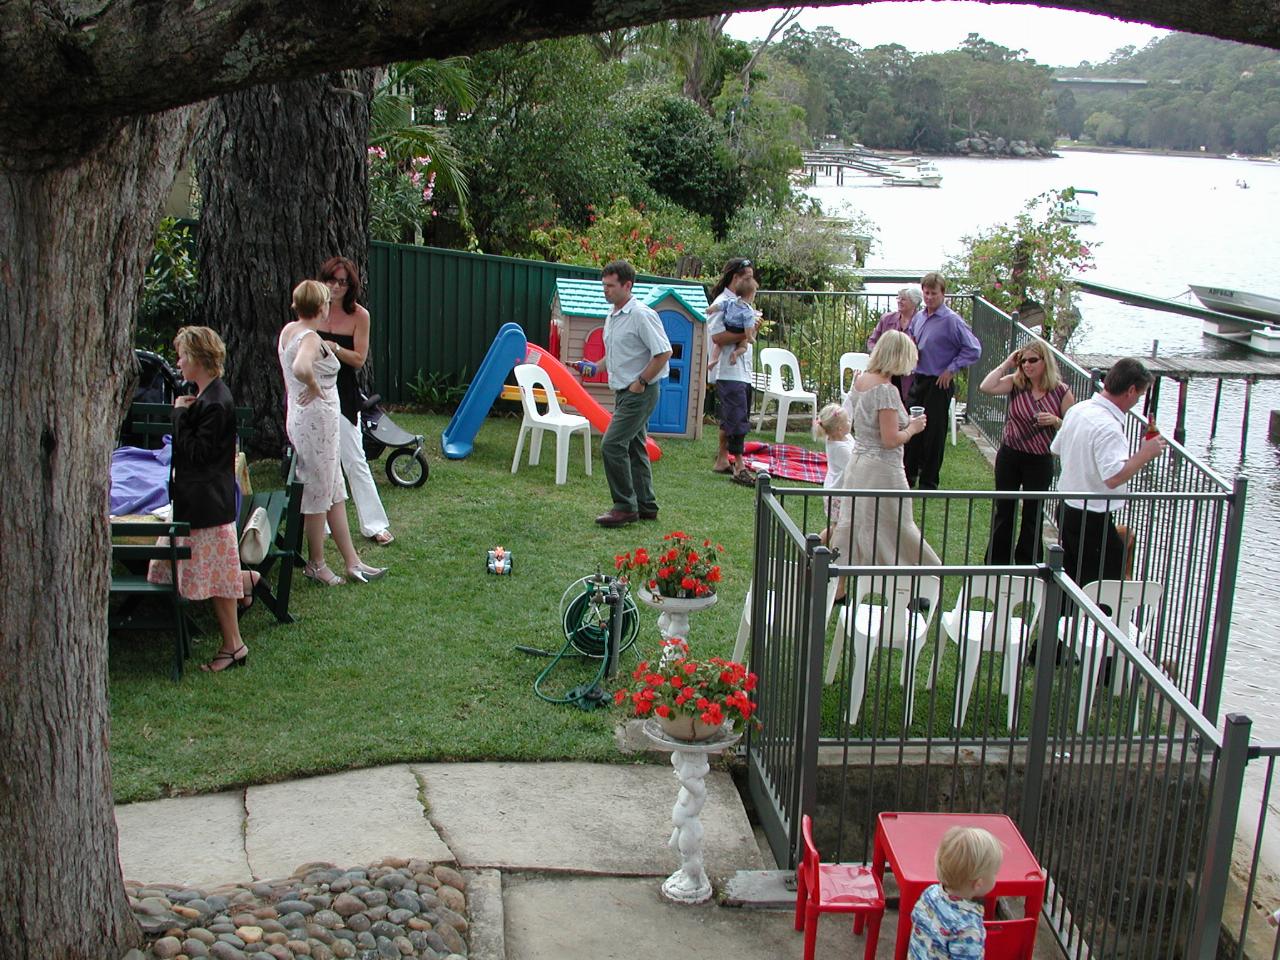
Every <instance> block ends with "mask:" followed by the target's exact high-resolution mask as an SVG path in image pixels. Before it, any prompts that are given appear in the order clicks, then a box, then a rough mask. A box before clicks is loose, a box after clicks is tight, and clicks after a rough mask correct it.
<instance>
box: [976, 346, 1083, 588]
mask: <svg viewBox="0 0 1280 960" xmlns="http://www.w3.org/2000/svg"><path fill="white" fill-rule="evenodd" d="M978 389H979V390H981V391H982V392H983V393H985V394H989V395H990V396H993V397H1002V396H1008V398H1009V409H1008V413H1007V414H1006V415H1005V422H1004V437H1003V440H1002V442H1001V444H1000V450H999V451H998V452H997V453H996V489H997V490H1048V489H1049V484H1050V483H1052V482H1053V454H1051V453H1050V452H1049V443H1050V441H1051V440H1053V435H1054V434H1055V433H1056V432H1057V430H1058V428H1059V427H1061V426H1062V417H1063V416H1064V415H1065V414H1066V412H1067V410H1069V409H1070V408H1071V405H1072V404H1073V403H1075V402H1076V398H1075V396H1074V395H1073V394H1072V392H1071V389H1070V388H1069V387H1068V386H1067V385H1066V384H1065V383H1063V382H1062V380H1061V377H1060V375H1059V373H1058V364H1057V361H1055V360H1054V359H1053V352H1052V351H1051V350H1050V349H1049V345H1048V344H1046V343H1045V342H1044V341H1043V340H1032V341H1031V342H1029V343H1028V344H1027V345H1026V346H1024V347H1023V348H1022V349H1020V350H1015V351H1013V353H1011V354H1009V356H1008V358H1007V359H1006V360H1005V361H1004V362H1003V363H1002V364H1000V365H999V366H998V367H996V368H995V369H994V370H992V371H991V372H990V373H988V374H987V376H986V379H984V380H983V381H982V383H981V384H980V385H979V386H978ZM1017 503H1018V502H1017V501H1016V500H997V501H996V502H995V509H994V510H993V511H992V514H993V515H992V518H991V543H990V544H989V545H988V547H987V563H1010V562H1014V563H1035V562H1036V561H1037V560H1039V559H1040V531H1041V526H1042V523H1043V521H1042V517H1041V508H1042V506H1043V501H1040V500H1024V501H1023V502H1022V523H1021V527H1020V529H1019V530H1018V539H1017V543H1016V545H1015V543H1014V529H1015V527H1017V526H1018V524H1017V523H1016V518H1015V513H1016V511H1017Z"/></svg>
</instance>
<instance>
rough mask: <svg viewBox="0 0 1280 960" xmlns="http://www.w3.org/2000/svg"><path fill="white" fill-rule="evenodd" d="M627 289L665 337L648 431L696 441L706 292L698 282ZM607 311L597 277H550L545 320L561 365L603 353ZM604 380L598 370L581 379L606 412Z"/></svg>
mask: <svg viewBox="0 0 1280 960" xmlns="http://www.w3.org/2000/svg"><path fill="white" fill-rule="evenodd" d="M631 293H632V295H633V296H634V297H635V298H636V299H637V300H639V301H640V302H641V303H643V304H645V305H646V306H648V307H650V308H652V309H653V310H654V311H656V312H657V314H658V316H659V317H661V318H662V326H663V328H664V329H665V330H666V332H667V338H668V339H669V340H670V341H671V364H670V366H671V373H670V376H668V377H667V379H666V380H663V381H662V394H661V396H660V398H659V400H658V408H657V409H656V410H655V411H654V412H653V416H652V417H651V418H650V419H649V432H650V433H653V434H658V435H660V436H669V437H687V438H689V439H695V440H696V439H697V438H699V437H701V436H702V408H703V401H704V399H705V395H706V391H707V377H706V367H707V346H708V344H707V295H706V293H705V292H704V291H703V289H702V287H700V286H685V285H680V284H656V283H636V284H635V285H634V286H633V287H632V288H631ZM610 310H611V308H610V306H609V302H608V301H607V300H605V298H604V292H603V290H602V288H601V286H600V281H599V280H568V279H559V280H557V281H556V294H555V297H554V298H553V299H552V301H551V324H552V329H553V330H554V331H555V333H554V334H553V340H554V341H556V342H557V344H558V348H559V349H558V358H559V360H560V361H561V362H562V363H565V364H568V363H571V362H572V361H574V360H579V359H585V360H599V359H600V358H601V357H602V356H604V321H605V318H606V317H608V315H609V313H610ZM608 380H609V378H608V374H606V373H601V374H600V375H598V376H596V377H583V378H582V383H583V386H584V387H586V388H587V391H588V392H589V393H590V394H591V396H592V397H594V398H595V399H596V400H597V401H598V402H599V403H600V405H601V406H602V407H604V408H605V409H606V410H609V411H612V410H613V391H612V390H610V389H609V383H608Z"/></svg>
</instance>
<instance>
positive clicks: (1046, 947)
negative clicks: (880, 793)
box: [503, 875, 1062, 960]
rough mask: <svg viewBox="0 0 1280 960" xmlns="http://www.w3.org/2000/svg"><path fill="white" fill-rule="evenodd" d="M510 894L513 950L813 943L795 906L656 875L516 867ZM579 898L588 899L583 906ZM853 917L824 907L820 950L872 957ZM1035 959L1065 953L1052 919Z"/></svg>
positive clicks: (883, 931)
mask: <svg viewBox="0 0 1280 960" xmlns="http://www.w3.org/2000/svg"><path fill="white" fill-rule="evenodd" d="M503 899H504V909H505V913H506V948H507V956H506V960H564V958H565V957H590V958H591V960H634V958H635V957H636V956H639V955H646V954H653V955H660V956H669V955H679V956H689V957H732V958H733V960H778V958H798V957H800V956H801V955H802V954H803V951H804V934H803V933H802V932H801V931H799V930H796V929H795V927H794V916H795V913H794V910H791V909H787V910H752V909H743V908H735V907H722V906H717V905H716V904H715V902H714V901H712V902H710V903H706V904H701V905H699V906H692V907H691V906H684V905H679V904H672V903H669V902H667V901H666V900H664V899H663V898H662V895H661V893H660V892H659V881H657V880H652V879H637V878H630V877H625V878H623V877H566V876H560V877H531V876H525V877H515V876H511V875H508V876H507V877H506V879H505V883H504V886H503ZM793 903H794V901H793ZM574 904H581V905H584V906H585V908H579V909H573V907H572V905H574ZM851 927H852V923H851V918H850V917H849V916H848V915H845V914H826V915H824V916H822V917H820V918H819V920H818V942H817V947H816V949H815V950H814V956H816V957H840V958H846V960H854V958H857V960H862V957H863V955H864V953H863V952H864V950H865V949H866V942H867V941H866V935H865V934H863V935H861V936H854V935H853V933H852V930H851ZM897 929H898V914H897V911H896V910H895V909H893V908H890V909H888V910H886V911H885V915H884V919H883V920H882V921H881V926H880V939H879V942H878V943H877V946H876V954H875V955H876V960H891V958H892V957H893V946H894V938H895V936H896V935H897ZM1035 960H1062V952H1061V951H1060V950H1059V949H1058V947H1057V944H1056V942H1055V941H1054V939H1053V936H1052V934H1050V933H1049V931H1048V928H1047V927H1046V925H1045V923H1044V921H1043V919H1042V920H1041V922H1040V932H1039V933H1038V935H1037V937H1036V950H1035Z"/></svg>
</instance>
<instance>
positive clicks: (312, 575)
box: [302, 563, 347, 587]
mask: <svg viewBox="0 0 1280 960" xmlns="http://www.w3.org/2000/svg"><path fill="white" fill-rule="evenodd" d="M302 575H303V576H305V577H307V578H308V579H309V580H314V581H315V582H316V583H318V584H320V585H321V586H322V587H340V586H342V585H343V584H344V583H346V582H347V581H345V580H343V579H342V578H341V577H340V576H338V575H337V574H336V573H334V572H333V571H332V570H330V569H329V565H328V564H327V563H316V564H311V563H308V564H307V565H306V566H305V567H303V568H302Z"/></svg>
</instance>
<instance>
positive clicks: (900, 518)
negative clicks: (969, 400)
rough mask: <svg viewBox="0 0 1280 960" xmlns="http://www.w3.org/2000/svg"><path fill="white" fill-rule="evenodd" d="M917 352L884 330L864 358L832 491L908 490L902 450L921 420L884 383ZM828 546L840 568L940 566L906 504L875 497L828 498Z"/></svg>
mask: <svg viewBox="0 0 1280 960" xmlns="http://www.w3.org/2000/svg"><path fill="white" fill-rule="evenodd" d="M916 360H917V352H916V345H915V344H914V343H912V342H911V338H910V337H908V336H907V335H906V334H905V333H901V332H899V331H897V330H889V331H886V332H885V333H884V334H883V335H882V336H881V337H880V339H879V340H878V341H876V345H875V349H873V350H872V351H871V359H870V360H869V361H868V363H867V369H866V370H865V371H864V372H862V373H861V374H859V375H858V376H857V377H856V378H855V379H854V382H853V386H852V387H851V388H850V390H849V394H848V396H847V397H846V398H845V409H846V410H847V411H848V413H849V421H850V423H852V424H853V438H854V449H853V456H852V457H851V458H850V460H849V465H848V466H847V467H845V470H844V474H843V476H842V477H841V478H840V482H839V484H838V487H839V488H840V489H844V490H907V489H909V488H908V486H907V474H906V470H905V469H904V467H903V465H902V453H903V450H902V448H903V445H904V444H906V442H907V441H908V440H910V439H911V438H912V437H914V436H915V435H916V434H917V433H920V432H921V431H922V430H924V427H925V417H924V416H923V415H921V416H918V417H909V416H907V411H906V409H905V408H904V407H903V405H902V395H901V394H899V393H898V388H897V387H895V386H894V385H893V383H892V381H891V378H892V377H901V376H905V375H906V374H909V373H910V372H911V371H912V370H914V369H915V366H916ZM832 501H833V506H834V507H835V511H834V513H833V516H832V528H833V529H832V535H831V546H832V547H834V548H837V549H838V550H839V551H840V560H839V562H840V563H841V564H851V565H855V566H869V565H871V564H891V565H895V566H910V565H916V564H931V565H936V564H938V563H939V560H938V555H937V554H936V553H935V552H934V550H933V548H932V547H931V546H929V544H928V543H926V542H925V539H924V535H923V534H921V532H920V528H919V527H917V526H916V521H915V517H914V516H913V515H912V511H911V501H910V500H902V499H898V498H892V499H890V498H880V497H854V498H847V497H833V498H832Z"/></svg>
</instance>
